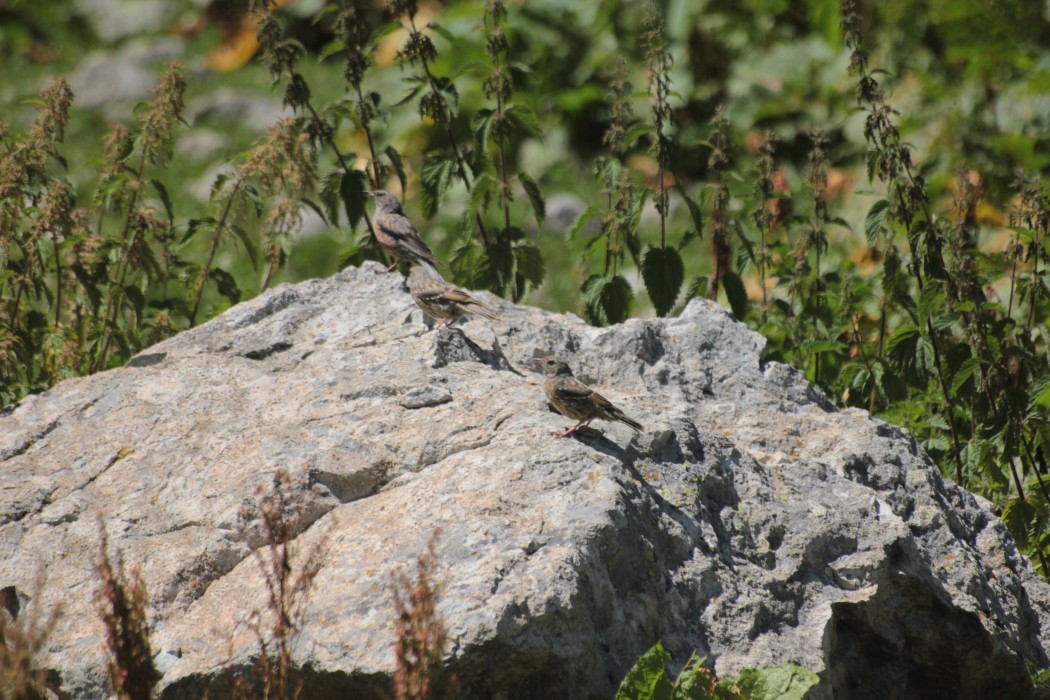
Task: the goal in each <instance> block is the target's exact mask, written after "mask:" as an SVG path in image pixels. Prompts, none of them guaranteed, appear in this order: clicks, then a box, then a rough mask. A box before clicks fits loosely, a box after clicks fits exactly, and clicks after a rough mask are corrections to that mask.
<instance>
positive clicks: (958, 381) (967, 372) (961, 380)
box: [951, 357, 981, 396]
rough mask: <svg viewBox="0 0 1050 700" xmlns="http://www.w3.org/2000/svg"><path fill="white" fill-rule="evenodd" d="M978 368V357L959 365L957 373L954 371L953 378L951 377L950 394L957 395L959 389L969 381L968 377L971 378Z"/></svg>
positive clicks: (979, 364) (979, 362)
mask: <svg viewBox="0 0 1050 700" xmlns="http://www.w3.org/2000/svg"><path fill="white" fill-rule="evenodd" d="M980 366H981V358H979V357H970V358H967V359H966V360H965V361H964V362H963V363H962V364H961V365H959V369H958V371H956V373H955V376H954V377H952V392H951V393H952V395H953V396H954V395H956V394H958V393H959V389H961V388H962V386H963V385H964V384H965V383H966V382H967V381H969V379H970V377H972V376H973V373H974V372H976V371H977V370H978V368H980Z"/></svg>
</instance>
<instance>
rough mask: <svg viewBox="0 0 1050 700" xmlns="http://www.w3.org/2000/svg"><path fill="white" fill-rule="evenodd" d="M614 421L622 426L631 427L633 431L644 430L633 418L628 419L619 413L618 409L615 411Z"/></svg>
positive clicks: (621, 412)
mask: <svg viewBox="0 0 1050 700" xmlns="http://www.w3.org/2000/svg"><path fill="white" fill-rule="evenodd" d="M616 420H618V421H620V422H621V423H623V424H624V425H629V426H631V427H632V428H634V429H635V430H638V431H641V430H644V428H643V427H642V424H641V423H639V422H638V421H636V420H635V419H633V418H628V417H627V415H626V414H625V413H624V412H623V411H621V410H619V409H617V411H616Z"/></svg>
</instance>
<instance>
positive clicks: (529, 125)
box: [503, 105, 542, 136]
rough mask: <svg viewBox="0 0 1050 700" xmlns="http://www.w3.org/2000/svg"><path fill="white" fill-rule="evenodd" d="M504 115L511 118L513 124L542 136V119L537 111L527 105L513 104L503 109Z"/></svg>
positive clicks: (521, 129) (520, 129)
mask: <svg viewBox="0 0 1050 700" xmlns="http://www.w3.org/2000/svg"><path fill="white" fill-rule="evenodd" d="M503 117H504V118H505V119H509V120H510V122H511V124H513V125H514V126H515V127H517V128H518V130H519V131H521V132H524V133H526V134H528V135H530V136H540V135H541V134H542V131H541V130H540V120H539V118H538V117H537V116H536V113H535V112H533V111H532V110H531V109H529V108H528V107H526V106H525V105H511V106H510V107H507V109H505V110H504V111H503Z"/></svg>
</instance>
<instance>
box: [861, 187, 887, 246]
mask: <svg viewBox="0 0 1050 700" xmlns="http://www.w3.org/2000/svg"><path fill="white" fill-rule="evenodd" d="M889 211H890V203H889V202H888V201H886V200H885V199H880V200H879V201H877V202H875V204H873V205H871V209H869V210H868V215H867V216H865V217H864V237H865V238H867V239H868V245H872V246H873V245H875V242H876V241H877V240H878V239H879V232H880V231H882V224H883V222H884V221H885V220H886V214H888V213H889Z"/></svg>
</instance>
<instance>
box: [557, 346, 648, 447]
mask: <svg viewBox="0 0 1050 700" xmlns="http://www.w3.org/2000/svg"><path fill="white" fill-rule="evenodd" d="M540 366H541V367H542V368H543V370H544V372H546V374H547V379H546V381H544V383H543V389H544V391H546V392H547V400H548V401H550V403H551V405H552V406H554V408H556V409H558V412H559V413H561V414H562V415H563V416H568V417H569V418H572V419H573V420H577V421H579V423H577V424H576V425H574V426H573V427H571V428H569V429H568V430H566V431H565V432H564V433H554V434H555V435H557V436H558V437H568V436H570V435H572V434H573V433H575V432H576V431H577V430H578V429H580V428H583V427H586V426H587V425H588V424H589V423H590V422H591V421H592V420H594V419H595V418H601V419H602V420H608V421H613V420H618V421H620V422H621V423H624V424H626V425H629V426H630V427H632V428H634V429H635V430H641V429H642V424H641V423H639V422H638V421H636V420H633V419H631V418H628V417H627V415H625V414H624V412H623V411H621V410H620V409H618V408H616V406H614V405H613V403H612V401H610V400H609V399H607V398H605V397H604V396H602V395H601V394H599V393H598V392H596V391H595V390H594V389H591V388H590V387H589V386H587V385H586V384H584V383H583V382H581V381H580V380H579V379H577V378H576V377H574V376H572V370H571V369H570V368H569V365H568V364H566V363H564V362H562V361H561V360H556V359H553V358H548V359H545V360H540Z"/></svg>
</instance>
